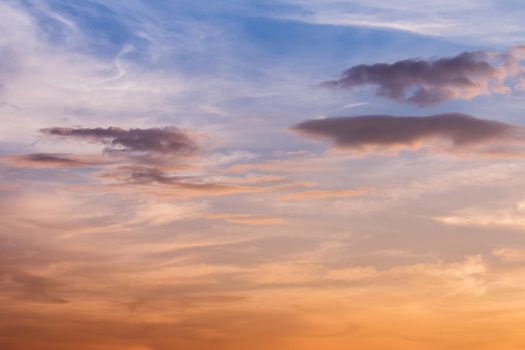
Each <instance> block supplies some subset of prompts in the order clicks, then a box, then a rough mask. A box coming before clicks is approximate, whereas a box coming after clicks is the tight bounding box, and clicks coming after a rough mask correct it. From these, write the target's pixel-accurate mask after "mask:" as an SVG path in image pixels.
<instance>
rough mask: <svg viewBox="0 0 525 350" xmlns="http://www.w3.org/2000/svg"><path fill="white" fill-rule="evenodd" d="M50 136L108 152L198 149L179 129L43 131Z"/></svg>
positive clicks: (154, 151)
mask: <svg viewBox="0 0 525 350" xmlns="http://www.w3.org/2000/svg"><path fill="white" fill-rule="evenodd" d="M40 131H41V132H42V133H43V134H45V135H49V136H60V137H69V138H75V139H80V140H85V141H90V142H99V143H102V144H104V145H105V146H106V148H105V150H106V151H108V152H118V151H120V152H146V153H155V154H186V155H187V154H191V153H193V152H194V151H196V150H197V148H198V147H197V145H196V143H195V141H194V140H193V138H192V137H191V136H190V135H189V134H188V133H187V132H185V131H183V130H181V129H178V128H175V127H165V128H150V129H122V128H117V127H109V128H61V127H54V128H47V129H41V130H40Z"/></svg>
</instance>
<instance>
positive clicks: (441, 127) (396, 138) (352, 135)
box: [292, 113, 523, 152]
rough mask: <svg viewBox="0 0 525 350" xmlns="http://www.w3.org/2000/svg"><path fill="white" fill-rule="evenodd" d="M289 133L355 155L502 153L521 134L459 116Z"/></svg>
mask: <svg viewBox="0 0 525 350" xmlns="http://www.w3.org/2000/svg"><path fill="white" fill-rule="evenodd" d="M292 130H295V131H298V132H300V133H302V134H304V135H306V136H310V137H314V138H321V139H328V140H330V141H332V142H333V143H334V145H335V146H336V147H337V148H342V149H349V150H354V151H357V152H361V151H365V152H366V151H370V150H379V151H392V150H399V149H406V148H408V149H415V148H421V147H425V146H426V147H434V148H436V146H437V147H438V148H439V149H442V148H441V147H440V146H442V145H443V143H445V144H446V145H447V150H448V151H462V150H463V151H464V150H479V146H482V147H483V146H490V147H492V148H490V149H492V150H494V152H496V151H499V152H505V151H506V150H507V146H510V145H511V144H516V143H521V142H523V132H522V130H521V128H520V127H518V126H514V125H510V124H505V123H501V122H496V121H491V120H484V119H478V118H474V117H472V116H469V115H465V114H460V113H445V114H438V115H432V116H427V117H401V116H391V115H365V116H356V117H338V118H327V119H315V120H308V121H304V122H302V123H299V124H297V125H295V126H293V127H292ZM483 151H484V152H489V151H490V150H489V149H484V150H483Z"/></svg>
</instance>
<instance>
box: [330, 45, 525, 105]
mask: <svg viewBox="0 0 525 350" xmlns="http://www.w3.org/2000/svg"><path fill="white" fill-rule="evenodd" d="M524 53H525V46H519V47H514V48H512V49H510V50H509V51H507V52H491V51H476V52H464V53H461V54H459V55H457V56H455V57H445V58H439V59H435V60H424V59H420V58H417V59H406V60H402V61H398V62H395V63H392V64H389V63H376V64H372V65H368V64H361V65H357V66H353V67H351V68H349V69H347V70H345V71H344V72H343V73H342V76H341V77H340V78H339V79H336V80H331V81H326V82H324V83H323V84H322V85H323V86H326V87H336V88H353V87H356V86H362V85H374V86H376V87H377V89H376V95H377V96H382V97H387V98H390V99H393V100H396V101H401V102H405V103H410V104H415V105H418V106H428V105H432V104H436V103H439V102H443V101H446V100H452V99H471V98H473V97H476V96H481V95H487V94H491V93H508V92H510V91H511V87H509V86H508V84H507V81H506V80H507V79H508V78H511V77H517V76H519V75H520V74H521V73H522V71H523V68H521V66H520V61H521V60H522V58H523V54H524ZM518 84H519V83H518Z"/></svg>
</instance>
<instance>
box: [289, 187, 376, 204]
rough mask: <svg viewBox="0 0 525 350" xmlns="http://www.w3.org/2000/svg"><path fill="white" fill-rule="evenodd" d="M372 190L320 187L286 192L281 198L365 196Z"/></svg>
mask: <svg viewBox="0 0 525 350" xmlns="http://www.w3.org/2000/svg"><path fill="white" fill-rule="evenodd" d="M370 191H371V190H370V189H366V188H354V189H319V190H309V191H301V192H294V193H289V194H285V195H283V196H281V197H280V199H282V200H285V201H291V200H302V199H325V198H347V197H357V196H363V195H365V194H367V193H369V192H370Z"/></svg>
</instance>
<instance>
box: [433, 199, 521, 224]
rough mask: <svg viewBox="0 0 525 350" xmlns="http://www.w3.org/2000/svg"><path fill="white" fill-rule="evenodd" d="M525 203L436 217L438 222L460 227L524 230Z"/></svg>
mask: <svg viewBox="0 0 525 350" xmlns="http://www.w3.org/2000/svg"><path fill="white" fill-rule="evenodd" d="M524 213H525V201H521V202H518V203H516V204H514V205H512V206H505V207H495V208H494V207H493V208H478V207H469V208H465V209H462V210H460V211H458V212H457V213H455V214H454V215H448V216H439V217H435V218H434V219H435V220H436V221H439V222H442V223H445V224H449V225H458V226H480V227H494V226H501V227H509V228H516V229H522V228H523V227H525V218H524V216H523V214H524Z"/></svg>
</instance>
